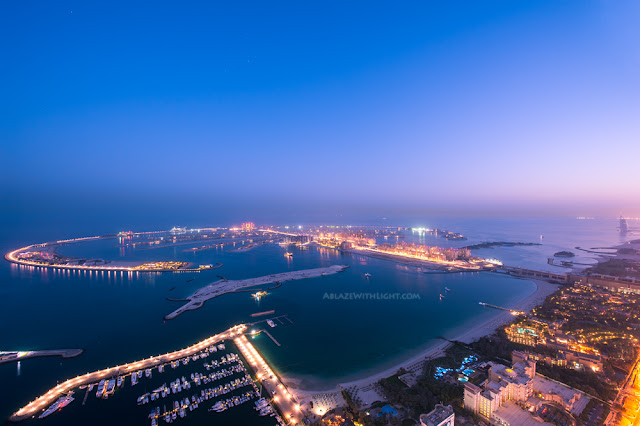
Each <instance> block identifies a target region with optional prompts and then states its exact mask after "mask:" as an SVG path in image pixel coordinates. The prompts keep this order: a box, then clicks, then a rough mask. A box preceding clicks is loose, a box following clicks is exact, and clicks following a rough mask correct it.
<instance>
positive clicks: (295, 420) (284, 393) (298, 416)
mask: <svg viewBox="0 0 640 426" xmlns="http://www.w3.org/2000/svg"><path fill="white" fill-rule="evenodd" d="M233 341H234V343H235V344H236V346H237V347H238V349H240V352H241V353H242V356H244V357H245V359H246V360H247V361H248V362H249V366H250V367H251V369H252V370H253V371H254V372H255V374H256V376H257V377H258V380H260V381H261V382H262V385H263V386H264V388H265V390H266V391H267V394H268V395H269V396H270V397H272V398H273V403H274V404H275V405H276V407H277V408H278V410H279V411H280V412H281V413H282V416H283V420H285V422H286V423H289V424H301V422H302V419H303V414H302V412H301V411H300V404H299V403H298V401H296V399H295V397H294V396H293V395H292V394H291V392H289V391H288V390H287V388H286V386H285V385H284V383H282V381H281V380H280V378H279V377H278V375H277V374H276V373H275V372H274V371H273V370H272V369H271V368H270V367H269V365H268V364H267V363H266V361H265V360H264V359H263V358H262V357H261V356H260V354H259V353H258V351H257V350H256V349H255V348H254V347H253V345H252V344H251V343H250V342H249V340H248V339H247V337H246V336H245V335H244V334H241V335H239V336H238V337H236V338H235V339H233Z"/></svg>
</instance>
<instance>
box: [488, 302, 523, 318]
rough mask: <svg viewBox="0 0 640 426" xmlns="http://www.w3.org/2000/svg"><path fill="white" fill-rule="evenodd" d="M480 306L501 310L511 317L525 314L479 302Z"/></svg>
mask: <svg viewBox="0 0 640 426" xmlns="http://www.w3.org/2000/svg"><path fill="white" fill-rule="evenodd" d="M479 304H480V305H482V306H487V307H489V308H493V309H500V310H502V311H507V312H510V313H511V315H522V314H524V312H521V311H514V310H513V309H509V308H503V307H502V306H496V305H492V304H490V303H485V302H479Z"/></svg>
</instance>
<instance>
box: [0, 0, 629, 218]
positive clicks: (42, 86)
mask: <svg viewBox="0 0 640 426" xmlns="http://www.w3.org/2000/svg"><path fill="white" fill-rule="evenodd" d="M638 22H640V3H639V2H637V1H631V0H629V1H584V0H577V1H512V0H509V1H503V2H497V1H466V2H462V1H437V2H436V1H432V2H427V1H419V2H415V3H410V2H371V1H366V2H355V1H348V2H345V1H341V2H327V1H322V2H307V1H294V2H278V1H276V2H266V1H259V2H255V3H248V2H215V1H206V2H204V1H203V2H163V1H155V2H147V3H146V4H143V3H137V2H132V1H126V2H125V1H123V2H119V1H113V0H110V1H104V2H98V1H92V2H86V1H55V0H47V1H41V2H36V1H29V0H5V1H3V2H2V3H1V4H0V36H1V37H2V43H1V44H0V55H1V57H2V63H3V65H2V67H0V144H1V146H2V148H1V150H2V152H1V155H0V157H1V158H0V179H1V180H2V193H1V194H2V196H3V198H4V199H5V201H9V202H12V203H15V204H20V203H25V202H26V201H25V200H30V201H29V202H30V203H32V204H33V203H36V204H34V205H37V202H36V201H34V200H38V199H43V200H48V202H50V201H51V197H52V194H55V196H56V197H59V198H57V199H60V200H62V199H67V198H69V199H71V198H75V197H80V198H81V199H82V200H84V201H86V202H92V201H96V200H105V199H108V200H110V201H113V202H124V201H126V200H133V199H139V200H141V199H144V200H154V199H155V200H158V199H163V200H167V199H171V198H174V199H176V198H179V199H180V200H183V201H187V202H194V203H198V202H199V200H208V202H213V203H219V204H225V203H229V204H233V203H236V204H238V203H240V204H242V203H244V204H242V205H245V206H247V207H249V208H250V207H254V208H258V207H260V206H262V205H266V204H269V203H270V204H271V205H272V204H277V203H281V202H282V203H284V202H291V200H296V202H299V203H304V204H306V205H323V206H329V205H331V206H334V205H339V206H358V205H359V206H394V207H398V208H400V207H403V206H404V207H407V208H409V207H411V208H423V207H425V208H471V207H473V208H476V207H478V208H483V207H487V208H503V207H504V208H507V207H512V208H525V209H528V208H534V207H535V208H541V207H544V208H547V207H549V208H551V207H553V208H558V209H567V208H573V207H575V208H576V209H578V210H579V209H581V208H584V209H585V211H586V210H598V209H603V208H606V209H609V210H611V211H613V213H614V214H615V213H616V211H618V210H619V211H620V212H629V213H631V211H632V210H633V209H636V208H638V207H640V167H639V166H638V162H639V160H640V48H639V46H640V26H638ZM212 200H213V201H212ZM238 205H239V204H238Z"/></svg>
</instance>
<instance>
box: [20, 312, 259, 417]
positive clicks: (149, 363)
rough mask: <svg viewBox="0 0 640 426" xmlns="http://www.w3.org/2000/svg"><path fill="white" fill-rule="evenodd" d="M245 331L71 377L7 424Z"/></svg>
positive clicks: (241, 328) (238, 329)
mask: <svg viewBox="0 0 640 426" xmlns="http://www.w3.org/2000/svg"><path fill="white" fill-rule="evenodd" d="M246 328H247V326H246V325H244V324H241V325H236V326H234V327H231V328H230V329H229V330H227V331H226V332H224V333H222V334H216V335H215V336H211V337H209V338H207V339H205V340H202V341H200V342H198V343H196V344H195V345H192V346H189V347H188V348H185V349H181V350H178V351H175V352H170V353H166V354H164V355H158V356H155V357H151V358H147V359H143V360H141V361H137V362H132V363H128V364H124V365H119V366H116V367H111V368H107V369H105V370H100V371H96V372H93V373H87V374H85V375H83V376H77V377H74V378H73V379H69V380H67V381H65V382H62V383H60V384H59V385H57V386H56V387H54V388H53V389H51V390H49V391H48V392H47V393H45V394H44V395H42V396H40V397H38V398H36V399H35V400H34V401H32V402H30V403H29V404H27V405H25V406H24V407H22V408H21V409H19V410H18V411H16V412H15V413H14V414H13V415H12V416H11V417H10V418H9V421H11V422H19V421H22V420H26V419H28V418H30V417H34V416H36V415H37V414H39V413H40V411H42V410H44V409H46V408H47V407H49V406H50V405H51V404H53V403H54V402H55V401H56V400H57V399H58V398H59V397H61V396H63V395H65V394H67V393H68V392H69V391H71V390H73V389H75V388H77V387H79V386H82V385H88V384H91V383H96V382H98V381H100V380H102V379H107V378H113V377H117V376H120V375H125V374H131V373H132V372H134V371H138V370H142V369H146V368H153V367H155V366H158V365H160V364H165V363H167V362H171V361H175V360H176V359H181V358H184V357H187V356H191V355H193V354H195V353H197V352H200V351H202V350H204V349H205V348H207V347H209V346H211V345H213V344H215V343H218V342H220V341H222V340H225V339H231V338H235V337H237V336H238V335H240V334H241V333H243V332H244V331H246Z"/></svg>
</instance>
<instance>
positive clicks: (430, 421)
mask: <svg viewBox="0 0 640 426" xmlns="http://www.w3.org/2000/svg"><path fill="white" fill-rule="evenodd" d="M455 418H456V415H455V414H454V413H453V408H452V407H451V406H450V405H442V404H437V405H436V408H434V409H433V411H431V412H429V413H427V414H421V415H420V426H453V425H454V421H455Z"/></svg>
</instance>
